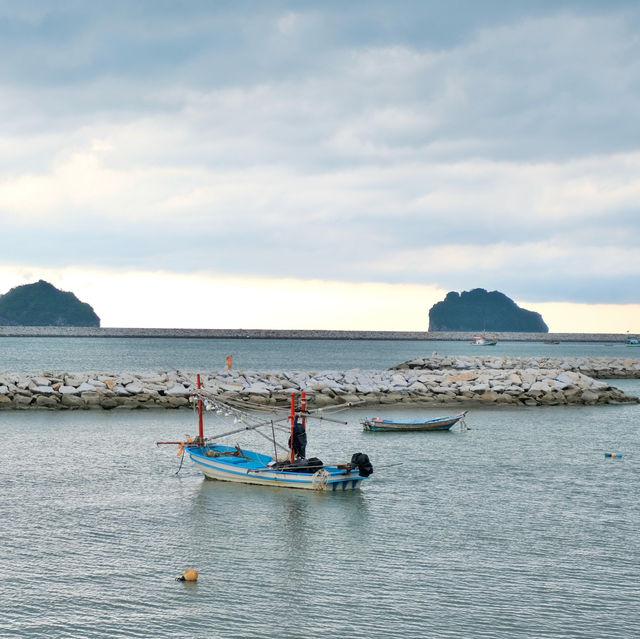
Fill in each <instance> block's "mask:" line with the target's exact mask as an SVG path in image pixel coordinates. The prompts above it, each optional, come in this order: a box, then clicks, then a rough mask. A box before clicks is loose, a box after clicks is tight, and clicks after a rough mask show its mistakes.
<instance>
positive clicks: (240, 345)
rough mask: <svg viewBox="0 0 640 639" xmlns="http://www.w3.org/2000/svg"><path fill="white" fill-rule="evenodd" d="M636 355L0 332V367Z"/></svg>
mask: <svg viewBox="0 0 640 639" xmlns="http://www.w3.org/2000/svg"><path fill="white" fill-rule="evenodd" d="M434 351H436V352H437V353H438V354H440V355H498V356H500V355H505V356H523V357H524V356H548V357H560V356H562V357H564V356H568V357H605V356H612V357H640V348H634V347H629V346H626V345H625V344H620V343H613V342H609V343H607V342H600V343H581V344H580V343H578V344H571V343H561V344H556V345H553V344H544V343H543V342H499V343H498V344H497V345H496V346H489V347H480V346H473V345H471V344H469V343H467V342H436V341H413V340H397V341H396V340H393V341H385V340H297V339H296V340H288V339H250V338H248V339H159V338H126V339H117V338H104V337H103V338H89V337H87V338H78V337H76V338H72V337H70V338H64V337H0V371H1V370H12V371H25V372H39V371H46V370H58V371H59V370H63V371H74V372H79V371H109V370H116V371H123V370H127V371H149V370H158V369H161V370H171V369H173V370H175V369H186V370H203V371H209V370H216V369H223V368H225V366H226V364H225V358H226V357H227V355H233V366H234V368H236V369H240V370H272V369H285V370H318V369H321V370H346V369H350V368H362V369H383V368H389V367H391V366H395V365H396V364H399V363H401V362H404V361H407V360H408V359H411V358H413V357H416V356H419V355H430V354H431V353H433V352H434Z"/></svg>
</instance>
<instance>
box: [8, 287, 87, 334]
mask: <svg viewBox="0 0 640 639" xmlns="http://www.w3.org/2000/svg"><path fill="white" fill-rule="evenodd" d="M0 326H94V327H99V326H100V318H99V317H98V316H97V315H96V313H95V312H94V310H93V308H92V307H91V306H90V305H89V304H87V303H86V302H81V301H80V300H79V299H78V298H77V297H76V296H75V295H74V294H73V293H70V292H67V291H61V290H59V289H57V288H56V287H55V286H53V284H49V282H45V281H44V280H39V281H38V282H35V283H34V284H24V285H23V286H16V287H15V288H12V289H11V290H10V291H9V292H8V293H5V294H4V295H0Z"/></svg>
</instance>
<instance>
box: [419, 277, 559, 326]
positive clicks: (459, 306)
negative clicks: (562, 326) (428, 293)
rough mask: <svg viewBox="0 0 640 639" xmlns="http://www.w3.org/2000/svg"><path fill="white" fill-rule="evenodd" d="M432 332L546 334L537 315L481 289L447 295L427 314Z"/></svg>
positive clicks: (499, 294)
mask: <svg viewBox="0 0 640 639" xmlns="http://www.w3.org/2000/svg"><path fill="white" fill-rule="evenodd" d="M432 331H434V332H435V331H448V332H451V331H478V332H480V331H503V332H511V333H520V332H522V333H548V332H549V327H548V326H547V325H546V324H545V322H544V320H543V319H542V316H541V315H540V313H536V312H534V311H528V310H526V309H524V308H520V307H519V306H518V305H517V304H516V303H515V302H514V301H513V300H511V299H509V298H508V297H507V296H506V295H505V294H504V293H500V292H499V291H491V292H490V293H489V292H487V291H485V290H484V289H483V288H474V289H473V290H471V291H463V292H462V293H457V292H455V291H451V292H450V293H447V295H446V297H445V298H444V301H442V302H438V303H437V304H434V305H433V306H432V307H431V309H430V310H429V332H432Z"/></svg>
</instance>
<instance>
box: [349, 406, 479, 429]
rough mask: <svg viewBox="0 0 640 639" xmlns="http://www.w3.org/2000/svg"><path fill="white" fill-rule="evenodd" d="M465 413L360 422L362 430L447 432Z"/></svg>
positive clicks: (378, 418) (375, 418) (374, 419)
mask: <svg viewBox="0 0 640 639" xmlns="http://www.w3.org/2000/svg"><path fill="white" fill-rule="evenodd" d="M466 414H467V411H466V410H465V411H463V412H462V413H458V414H457V415H449V416H447V417H431V418H429V419H409V420H407V419H381V418H380V417H374V418H373V419H364V420H362V425H363V427H364V430H372V431H434V430H449V429H450V428H451V427H452V426H454V425H455V424H457V423H458V422H459V421H461V420H463V419H464V417H465V416H466Z"/></svg>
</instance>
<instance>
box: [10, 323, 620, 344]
mask: <svg viewBox="0 0 640 639" xmlns="http://www.w3.org/2000/svg"><path fill="white" fill-rule="evenodd" d="M475 335H477V332H475V333H473V332H428V331H332V330H314V331H309V330H270V329H243V328H97V327H72V326H0V337H119V338H125V337H157V338H199V339H344V340H424V341H436V342H437V341H469V340H471V339H472V338H473V337H474V336H475ZM491 336H492V337H494V338H495V339H497V340H499V341H504V342H544V341H559V342H624V341H625V340H626V339H627V337H628V335H626V334H621V333H500V332H491Z"/></svg>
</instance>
